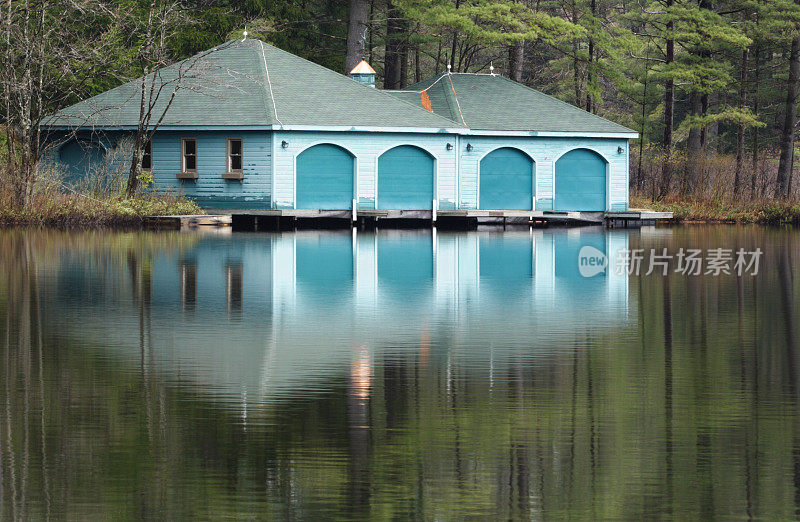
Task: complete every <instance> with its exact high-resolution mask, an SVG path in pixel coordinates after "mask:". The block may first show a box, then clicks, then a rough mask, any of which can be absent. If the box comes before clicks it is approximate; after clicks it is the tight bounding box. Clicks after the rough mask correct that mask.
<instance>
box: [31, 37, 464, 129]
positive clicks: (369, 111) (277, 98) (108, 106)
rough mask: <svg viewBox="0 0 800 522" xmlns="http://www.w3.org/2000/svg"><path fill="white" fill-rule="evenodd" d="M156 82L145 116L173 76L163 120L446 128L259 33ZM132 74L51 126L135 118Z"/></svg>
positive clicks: (161, 100)
mask: <svg viewBox="0 0 800 522" xmlns="http://www.w3.org/2000/svg"><path fill="white" fill-rule="evenodd" d="M155 74H156V75H157V81H156V85H163V89H162V92H161V95H160V96H159V97H158V101H157V103H156V108H155V110H154V112H153V114H154V117H153V123H155V120H156V119H157V116H159V115H160V114H161V113H162V111H163V108H164V107H165V106H166V104H167V101H168V100H169V98H170V96H171V94H172V92H173V90H174V85H176V83H177V79H178V77H179V76H182V79H181V87H180V88H179V89H178V90H177V91H176V96H175V99H174V101H173V103H172V105H171V106H170V108H169V110H168V111H167V113H166V116H165V118H164V121H163V123H162V125H165V126H220V125H232V126H265V125H287V126H289V125H314V126H347V127H351V126H378V127H416V128H436V129H439V128H453V127H457V126H458V125H454V124H453V122H452V121H451V120H449V119H446V118H443V117H441V116H439V115H437V114H433V113H430V112H428V111H426V110H424V109H422V108H420V107H419V106H414V105H412V104H409V103H405V102H403V101H401V100H398V99H397V98H395V97H394V96H391V95H390V94H387V93H385V92H383V91H379V90H376V89H373V88H371V87H368V86H365V85H361V84H359V83H358V82H355V81H353V80H352V79H350V78H348V77H346V76H343V75H341V74H339V73H336V72H334V71H331V70H330V69H326V68H325V67H322V66H320V65H317V64H315V63H313V62H309V61H308V60H304V59H302V58H300V57H298V56H295V55H293V54H291V53H287V52H285V51H282V50H280V49H278V48H276V47H273V46H271V45H268V44H265V43H263V42H261V41H259V40H255V39H248V40H234V41H231V42H227V43H225V44H223V45H221V46H219V47H216V48H214V49H211V50H210V51H206V52H204V53H201V54H199V55H196V56H195V57H192V58H189V59H187V60H183V61H181V62H178V63H176V64H174V65H171V66H169V67H166V68H164V69H161V70H159V71H158V72H157V73H155ZM140 82H141V80H134V81H132V82H129V83H126V84H124V85H121V86H119V87H116V88H114V89H111V90H110V91H107V92H104V93H102V94H99V95H97V96H95V97H93V98H89V99H88V100H85V101H82V102H80V103H77V104H75V105H72V106H70V107H67V108H65V109H63V110H61V111H59V112H58V113H56V114H55V115H53V116H51V117H50V118H48V119H46V120H45V122H44V123H45V125H53V126H62V125H63V126H101V127H102V126H136V125H137V122H138V117H139V98H140V95H139V93H140V85H141V84H140Z"/></svg>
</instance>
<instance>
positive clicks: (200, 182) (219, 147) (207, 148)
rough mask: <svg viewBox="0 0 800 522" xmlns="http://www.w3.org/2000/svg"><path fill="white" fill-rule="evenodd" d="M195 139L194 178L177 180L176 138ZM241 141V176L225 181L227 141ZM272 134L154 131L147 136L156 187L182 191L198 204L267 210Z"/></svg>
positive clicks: (178, 146)
mask: <svg viewBox="0 0 800 522" xmlns="http://www.w3.org/2000/svg"><path fill="white" fill-rule="evenodd" d="M182 138H194V139H196V140H197V174H198V179H197V180H196V181H191V180H183V181H182V180H179V179H177V177H176V174H177V173H178V172H180V170H181V139H182ZM228 138H241V139H242V147H243V151H242V170H243V173H244V179H243V180H242V181H241V182H239V181H228V180H225V179H223V178H222V175H223V174H224V173H225V172H226V171H227V140H228ZM271 168H272V135H271V133H269V132H264V131H231V132H222V131H213V132H211V131H206V132H204V131H194V132H190V131H182V132H177V131H160V132H157V133H156V136H155V137H154V139H153V177H154V179H155V184H156V188H158V189H161V190H171V191H174V192H177V193H181V194H185V195H186V196H188V197H190V198H192V199H194V200H195V201H197V203H198V204H199V205H200V206H202V207H204V208H252V209H258V208H270V206H271V199H270V195H271V193H272V175H271Z"/></svg>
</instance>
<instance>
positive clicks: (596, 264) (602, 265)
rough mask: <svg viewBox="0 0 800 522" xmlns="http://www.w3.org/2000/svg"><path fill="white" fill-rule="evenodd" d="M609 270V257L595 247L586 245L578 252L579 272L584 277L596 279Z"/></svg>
mask: <svg viewBox="0 0 800 522" xmlns="http://www.w3.org/2000/svg"><path fill="white" fill-rule="evenodd" d="M607 269H608V257H606V255H605V254H604V253H603V252H601V251H600V250H598V249H596V248H595V247H593V246H589V245H586V246H584V247H583V248H581V250H580V252H578V271H579V272H580V273H581V275H582V276H583V277H594V276H596V275H597V274H601V273H605V272H606V270H607Z"/></svg>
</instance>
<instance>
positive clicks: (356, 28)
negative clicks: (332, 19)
mask: <svg viewBox="0 0 800 522" xmlns="http://www.w3.org/2000/svg"><path fill="white" fill-rule="evenodd" d="M368 9H369V5H368V4H367V0H350V22H349V24H348V26H347V55H346V57H345V60H344V68H345V72H344V73H345V74H350V71H352V70H353V68H354V67H355V66H356V65H358V62H360V61H361V60H363V59H364V51H365V49H366V31H367V11H368Z"/></svg>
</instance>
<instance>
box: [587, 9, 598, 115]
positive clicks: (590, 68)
mask: <svg viewBox="0 0 800 522" xmlns="http://www.w3.org/2000/svg"><path fill="white" fill-rule="evenodd" d="M591 12H592V18H594V16H595V15H596V14H597V0H592V2H591ZM593 22H594V20H593ZM596 82H597V73H596V71H595V70H594V38H592V37H591V36H590V37H589V63H588V65H587V66H586V110H587V111H589V112H594V100H593V99H592V96H593V95H594V93H593V90H594V87H595V83H596Z"/></svg>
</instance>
